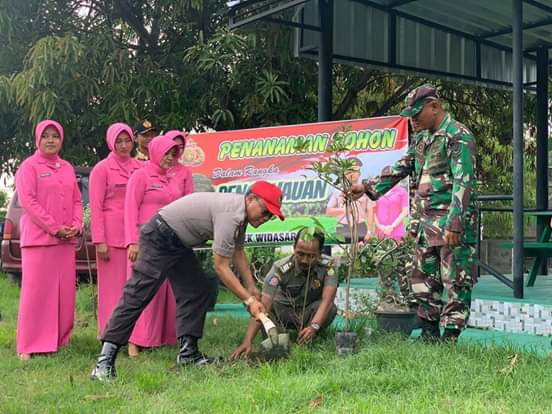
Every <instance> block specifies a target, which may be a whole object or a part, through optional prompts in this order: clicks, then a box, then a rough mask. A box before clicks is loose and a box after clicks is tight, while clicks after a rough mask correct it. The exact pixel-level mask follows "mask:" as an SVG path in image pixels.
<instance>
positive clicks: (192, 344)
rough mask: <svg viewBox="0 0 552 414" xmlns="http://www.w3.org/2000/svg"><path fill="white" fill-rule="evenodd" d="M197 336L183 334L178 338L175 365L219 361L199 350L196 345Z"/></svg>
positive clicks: (216, 362) (203, 363)
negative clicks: (178, 345) (178, 346)
mask: <svg viewBox="0 0 552 414" xmlns="http://www.w3.org/2000/svg"><path fill="white" fill-rule="evenodd" d="M197 339H198V338H197V337H195V336H190V335H184V336H181V337H180V338H178V342H179V344H180V349H179V351H178V355H177V356H176V365H178V366H185V365H195V366H203V365H210V364H218V363H220V362H221V359H220V358H210V357H208V356H207V355H205V354H203V353H201V352H199V349H198V347H197Z"/></svg>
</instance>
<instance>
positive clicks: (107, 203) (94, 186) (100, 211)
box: [90, 156, 143, 247]
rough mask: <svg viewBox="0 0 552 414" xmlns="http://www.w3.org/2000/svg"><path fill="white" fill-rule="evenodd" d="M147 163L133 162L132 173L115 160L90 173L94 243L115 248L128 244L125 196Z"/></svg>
mask: <svg viewBox="0 0 552 414" xmlns="http://www.w3.org/2000/svg"><path fill="white" fill-rule="evenodd" d="M142 166H143V163H141V162H140V161H138V160H135V159H134V158H132V161H130V165H129V166H128V172H127V171H125V170H123V169H121V168H120V166H119V164H117V162H115V161H114V160H113V159H112V158H111V157H109V156H108V157H107V158H105V159H103V160H101V161H100V162H99V163H98V164H96V166H95V167H94V169H93V170H92V172H91V173H90V209H91V227H90V229H91V232H92V242H93V243H96V244H98V243H106V244H107V245H109V246H114V247H126V244H125V237H124V236H125V231H124V220H125V193H126V190H127V185H128V181H129V178H130V176H131V175H132V174H133V173H134V172H135V171H136V170H138V169H140V168H142Z"/></svg>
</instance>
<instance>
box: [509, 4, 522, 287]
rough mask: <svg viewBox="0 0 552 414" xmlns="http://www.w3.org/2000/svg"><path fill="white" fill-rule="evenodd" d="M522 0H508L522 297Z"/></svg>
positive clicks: (516, 271)
mask: <svg viewBox="0 0 552 414" xmlns="http://www.w3.org/2000/svg"><path fill="white" fill-rule="evenodd" d="M522 22H523V3H522V0H512V29H513V32H512V62H513V73H512V75H513V76H512V83H513V89H514V93H513V107H514V111H513V112H514V116H513V133H514V136H513V152H514V192H513V194H514V215H513V219H514V223H513V224H514V237H513V239H514V259H513V263H512V273H513V285H514V297H516V298H523V30H522V27H521V26H522Z"/></svg>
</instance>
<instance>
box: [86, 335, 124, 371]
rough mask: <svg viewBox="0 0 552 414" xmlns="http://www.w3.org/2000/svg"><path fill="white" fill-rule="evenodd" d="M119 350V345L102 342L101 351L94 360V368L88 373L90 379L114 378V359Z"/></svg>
mask: <svg viewBox="0 0 552 414" xmlns="http://www.w3.org/2000/svg"><path fill="white" fill-rule="evenodd" d="M117 352H119V345H116V344H114V343H112V342H104V343H103V345H102V352H101V353H100V356H99V357H98V360H97V361H96V368H94V370H93V371H92V374H90V379H91V380H97V381H110V380H113V379H115V359H116V358H117Z"/></svg>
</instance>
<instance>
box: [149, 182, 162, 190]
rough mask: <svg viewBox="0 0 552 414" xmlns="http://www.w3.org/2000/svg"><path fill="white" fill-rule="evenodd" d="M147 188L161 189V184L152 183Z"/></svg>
mask: <svg viewBox="0 0 552 414" xmlns="http://www.w3.org/2000/svg"><path fill="white" fill-rule="evenodd" d="M149 188H154V189H157V190H158V189H160V188H163V184H157V183H153V184H151V185H150V186H149Z"/></svg>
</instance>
